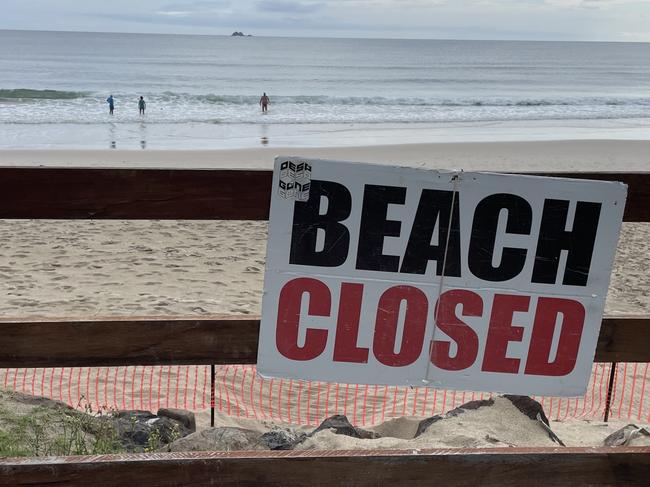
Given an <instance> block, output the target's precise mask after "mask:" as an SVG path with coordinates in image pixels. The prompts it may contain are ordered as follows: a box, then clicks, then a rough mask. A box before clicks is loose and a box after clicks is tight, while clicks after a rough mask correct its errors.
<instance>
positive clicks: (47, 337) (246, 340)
mask: <svg viewBox="0 0 650 487" xmlns="http://www.w3.org/2000/svg"><path fill="white" fill-rule="evenodd" d="M649 324H650V321H649V320H648V319H647V318H643V317H635V316H619V317H606V318H605V319H604V320H603V323H602V327H601V330H600V337H599V340H598V347H597V350H596V357H595V358H594V361H596V362H650V333H648V329H649V328H648V326H649ZM258 334H259V317H247V316H227V317H197V318H167V317H164V318H132V317H129V318H122V319H119V318H110V319H93V320H78V319H71V318H68V319H63V320H29V321H28V320H8V319H0V337H2V347H0V367H3V368H6V367H85V366H123V365H204V364H254V363H256V362H257V340H258Z"/></svg>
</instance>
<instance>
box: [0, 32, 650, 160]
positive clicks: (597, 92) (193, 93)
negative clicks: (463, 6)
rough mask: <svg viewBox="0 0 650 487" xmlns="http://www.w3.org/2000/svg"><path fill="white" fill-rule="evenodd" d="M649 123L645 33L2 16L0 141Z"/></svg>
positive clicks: (421, 138) (364, 139) (248, 142)
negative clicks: (410, 30)
mask: <svg viewBox="0 0 650 487" xmlns="http://www.w3.org/2000/svg"><path fill="white" fill-rule="evenodd" d="M263 92H266V93H267V94H268V95H269V97H270V100H271V104H270V107H269V111H268V113H266V114H262V113H261V110H260V107H259V104H258V102H259V98H260V96H261V95H262V93H263ZM111 94H112V95H113V97H114V99H115V114H114V115H113V116H110V115H109V113H108V105H107V103H106V98H107V97H108V96H109V95H111ZM140 96H143V97H144V99H145V100H146V102H147V111H146V115H145V116H144V117H141V116H140V115H139V114H138V103H137V101H138V98H139V97H140ZM649 135H650V44H643V43H580V42H519V41H446V40H380V39H316V38H309V39H306V38H268V37H267V38H262V37H224V36H180V35H139V34H97V33H60V32H28V31H0V148H124V149H130V148H183V149H192V148H197V149H198V148H200V149H205V148H210V149H219V148H236V147H253V146H259V145H260V144H262V145H271V146H273V145H275V146H318V145H332V144H334V145H366V144H378V143H401V142H434V141H447V140H461V141H465V140H504V139H505V140H509V139H514V140H520V139H548V138H560V139H561V138H648V136H649Z"/></svg>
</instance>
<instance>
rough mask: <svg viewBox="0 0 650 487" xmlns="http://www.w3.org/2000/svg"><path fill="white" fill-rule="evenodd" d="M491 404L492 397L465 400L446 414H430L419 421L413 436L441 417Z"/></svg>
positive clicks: (451, 416) (453, 415) (416, 435)
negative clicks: (430, 415)
mask: <svg viewBox="0 0 650 487" xmlns="http://www.w3.org/2000/svg"><path fill="white" fill-rule="evenodd" d="M493 404H494V399H482V400H480V401H470V402H466V403H465V404H461V405H460V406H458V407H457V408H455V409H452V410H451V411H448V412H447V414H445V415H444V416H441V415H439V414H436V415H435V416H432V417H430V418H427V419H423V420H422V421H420V424H419V425H418V429H417V431H416V432H415V438H417V437H418V436H420V435H421V434H422V433H424V432H425V431H426V430H427V429H428V428H429V426H431V425H432V424H433V423H436V422H438V421H440V420H442V419H445V418H453V417H456V416H458V415H460V414H463V413H464V412H466V411H471V410H474V409H478V408H482V407H485V406H492V405H493Z"/></svg>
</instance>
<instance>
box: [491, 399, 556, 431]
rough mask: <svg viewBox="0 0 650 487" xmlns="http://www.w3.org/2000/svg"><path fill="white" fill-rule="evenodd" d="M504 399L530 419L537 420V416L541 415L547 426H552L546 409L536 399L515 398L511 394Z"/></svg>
mask: <svg viewBox="0 0 650 487" xmlns="http://www.w3.org/2000/svg"><path fill="white" fill-rule="evenodd" d="M503 397H505V398H506V399H508V400H509V401H510V402H511V403H512V404H513V405H514V406H515V407H516V408H517V409H519V411H521V412H522V413H523V414H525V415H526V416H528V417H529V418H530V419H534V420H537V415H538V414H539V415H540V418H541V420H542V421H543V422H544V423H545V424H546V426H550V423H549V422H548V418H547V417H546V414H544V408H543V407H542V405H541V404H540V403H539V402H537V401H535V399H533V398H531V397H528V396H513V395H511V394H504V395H503Z"/></svg>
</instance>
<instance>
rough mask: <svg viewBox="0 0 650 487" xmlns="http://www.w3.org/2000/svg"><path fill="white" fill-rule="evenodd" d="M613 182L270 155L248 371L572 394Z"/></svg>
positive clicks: (598, 296) (603, 268) (598, 277)
mask: <svg viewBox="0 0 650 487" xmlns="http://www.w3.org/2000/svg"><path fill="white" fill-rule="evenodd" d="M626 193H627V188H626V186H625V185H623V184H620V183H612V182H599V181H587V180H569V179H556V178H541V177H532V176H519V175H504V174H490V173H471V172H453V171H431V170H423V169H415V168H403V167H388V166H380V165H371V164H357V163H347V162H336V161H322V160H308V159H300V158H294V157H280V158H278V159H276V161H275V170H274V174H273V194H272V198H271V214H270V226H269V237H268V250H267V262H266V275H265V283H264V299H263V306H262V322H261V329H260V348H259V357H258V371H259V373H260V374H261V375H262V376H263V377H285V378H293V379H306V380H320V381H336V382H346V383H359V384H384V385H412V386H428V387H436V388H448V389H459V390H480V391H494V392H506V393H513V394H540V395H551V396H576V395H581V394H583V393H584V392H585V390H586V387H587V382H588V380H589V376H590V373H591V369H592V363H593V359H594V354H595V350H596V342H597V339H598V334H599V330H600V324H601V318H602V314H603V309H604V304H605V296H606V293H607V288H608V284H609V279H610V274H611V268H612V263H613V260H614V253H615V250H616V244H617V241H618V236H619V231H620V227H621V221H622V217H623V210H624V207H625V198H626Z"/></svg>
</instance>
